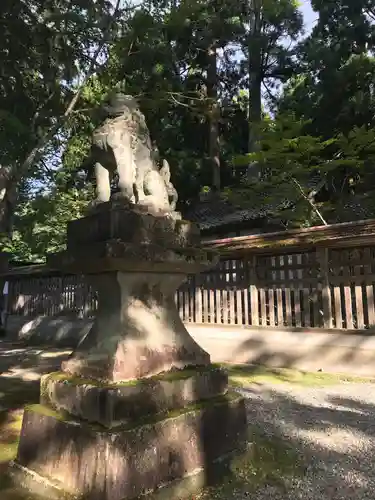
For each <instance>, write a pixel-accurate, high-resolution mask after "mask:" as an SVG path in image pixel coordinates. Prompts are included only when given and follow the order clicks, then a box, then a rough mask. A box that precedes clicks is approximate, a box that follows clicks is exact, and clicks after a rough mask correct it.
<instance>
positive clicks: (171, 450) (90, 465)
mask: <svg viewBox="0 0 375 500" xmlns="http://www.w3.org/2000/svg"><path fill="white" fill-rule="evenodd" d="M246 429H247V424H246V412H245V405H244V400H243V398H242V397H240V396H239V395H238V394H237V393H228V394H225V395H222V396H218V397H215V398H212V399H210V400H208V401H203V402H200V403H198V404H196V405H190V406H187V407H185V408H182V409H179V410H177V411H176V410H175V411H173V412H170V413H168V414H166V415H163V416H161V415H159V416H158V415H154V416H148V418H146V419H144V420H143V421H142V420H139V421H138V422H137V424H134V423H133V424H129V425H125V426H123V427H121V428H116V429H106V428H105V427H103V426H101V425H97V424H90V423H88V422H87V423H85V422H82V421H81V420H77V419H75V418H72V417H69V416H67V414H63V413H58V412H55V411H53V410H51V409H50V408H48V407H47V406H44V405H34V406H31V407H28V408H27V409H26V410H25V414H24V419H23V424H22V431H21V439H20V444H19V449H18V456H17V461H16V463H17V464H19V465H20V466H22V467H23V468H24V469H23V470H24V471H25V470H26V471H27V470H29V471H32V473H36V474H38V475H40V476H42V477H45V478H48V479H49V480H51V481H52V482H53V484H54V485H55V486H57V487H60V488H61V489H62V490H63V491H66V492H67V493H70V494H72V495H79V498H80V499H85V500H86V499H87V500H124V499H134V498H137V497H138V496H139V495H144V494H147V493H150V492H153V491H156V490H157V489H158V488H160V487H161V486H163V485H167V484H168V483H171V482H174V481H176V480H178V479H182V478H184V477H187V476H189V475H194V474H198V473H199V472H201V474H203V480H202V482H201V483H200V486H204V485H205V484H207V483H210V481H211V479H210V476H211V474H212V471H213V470H214V467H215V465H214V464H215V462H217V461H218V460H219V459H220V458H223V457H225V456H227V455H228V454H231V453H232V452H234V451H236V450H241V449H243V447H244V445H245V444H246V437H247V436H246ZM172 484H173V483H172ZM158 491H160V490H158ZM170 498H172V497H170Z"/></svg>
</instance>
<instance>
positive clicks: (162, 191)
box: [90, 93, 177, 211]
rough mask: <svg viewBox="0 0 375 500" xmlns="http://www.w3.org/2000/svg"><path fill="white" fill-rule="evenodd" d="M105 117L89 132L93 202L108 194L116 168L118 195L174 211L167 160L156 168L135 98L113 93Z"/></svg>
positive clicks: (144, 123)
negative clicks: (95, 190) (94, 188)
mask: <svg viewBox="0 0 375 500" xmlns="http://www.w3.org/2000/svg"><path fill="white" fill-rule="evenodd" d="M103 110H104V112H105V115H106V119H105V121H104V122H103V124H102V125H100V126H99V127H98V128H97V129H96V130H95V131H94V133H93V137H92V148H91V154H90V160H91V161H92V162H93V163H95V177H96V185H97V202H98V203H101V202H105V201H108V200H109V199H110V197H111V179H112V177H113V175H114V174H115V172H116V170H117V173H118V187H119V190H120V193H121V196H122V197H123V198H124V199H126V200H127V201H129V202H132V203H135V204H138V205H143V206H147V207H149V208H151V209H154V210H165V211H174V210H175V208H176V203H177V192H176V190H175V188H174V187H173V184H172V183H171V181H170V169H169V165H168V162H167V161H166V160H164V161H163V166H162V167H161V168H160V169H159V165H158V162H157V161H156V159H155V155H154V154H153V146H152V143H151V138H150V132H149V130H148V127H147V125H146V121H145V117H144V115H143V114H142V113H141V111H140V110H139V107H138V103H137V101H136V100H135V99H134V98H133V97H131V96H126V95H124V94H119V93H117V94H114V95H112V96H111V97H110V99H109V105H108V106H105V107H103Z"/></svg>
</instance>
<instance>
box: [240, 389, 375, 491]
mask: <svg viewBox="0 0 375 500" xmlns="http://www.w3.org/2000/svg"><path fill="white" fill-rule="evenodd" d="M241 392H242V393H243V395H244V396H246V397H247V398H248V404H247V408H248V418H249V422H250V423H252V424H253V425H256V426H259V428H260V429H263V430H264V432H265V433H266V434H269V435H275V434H278V435H280V434H281V435H282V436H283V437H284V438H285V439H286V440H288V441H289V442H290V443H291V444H292V445H293V446H294V447H295V448H296V449H298V450H299V451H300V452H301V453H302V455H303V456H304V457H305V459H306V463H307V469H306V474H305V476H304V477H300V478H294V479H291V480H288V479H287V480H286V485H287V488H286V490H285V491H281V490H280V489H277V488H275V487H272V486H265V487H262V488H260V489H258V490H257V491H256V493H253V492H252V493H251V494H248V495H246V498H251V499H253V500H258V499H259V500H263V499H274V500H286V499H290V500H292V499H293V500H294V499H299V498H301V499H308V500H310V499H311V500H312V499H314V500H315V499H316V500H318V499H319V500H326V499H327V500H328V499H329V500H339V499H344V498H353V499H361V500H366V499H374V498H375V460H374V454H375V385H374V384H370V383H368V384H367V383H359V384H358V383H348V384H345V383H343V384H340V385H337V386H330V387H321V388H306V387H297V386H290V385H281V384H277V385H274V386H269V385H263V384H262V385H255V386H252V387H251V388H249V389H248V390H243V391H241ZM243 498H245V497H243Z"/></svg>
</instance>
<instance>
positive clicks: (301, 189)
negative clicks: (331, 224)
mask: <svg viewBox="0 0 375 500" xmlns="http://www.w3.org/2000/svg"><path fill="white" fill-rule="evenodd" d="M291 181H292V182H293V184H294V185H295V186H297V189H298V191H299V192H300V193H301V195H302V197H303V198H304V199H305V200H306V201H307V203H308V204H309V205H310V206H311V208H312V209H313V210H314V212H315V213H316V214H317V216H318V217H319V219H320V220H321V221H322V223H323V225H324V226H328V223H327V221H326V220H325V219H324V218H323V215H322V214H321V213H320V211H319V209H318V207H317V206H316V205H315V203H314V202H313V201H312V200H311V199H310V198H309V197H308V196H307V195H306V194H305V192H304V190H303V188H302V186H301V184H300V183H299V182H298V181H297V179H295V178H294V177H291Z"/></svg>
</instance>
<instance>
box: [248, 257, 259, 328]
mask: <svg viewBox="0 0 375 500" xmlns="http://www.w3.org/2000/svg"><path fill="white" fill-rule="evenodd" d="M249 264H250V268H249V278H250V304H251V326H259V303H258V287H257V274H256V265H257V257H256V255H253V256H251V258H250V259H249Z"/></svg>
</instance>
